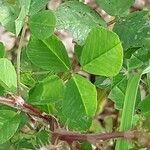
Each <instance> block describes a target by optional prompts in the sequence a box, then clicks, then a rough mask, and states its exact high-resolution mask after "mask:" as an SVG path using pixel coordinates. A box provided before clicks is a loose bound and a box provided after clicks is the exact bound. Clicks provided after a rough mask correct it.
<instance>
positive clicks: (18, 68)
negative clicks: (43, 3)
mask: <svg viewBox="0 0 150 150" xmlns="http://www.w3.org/2000/svg"><path fill="white" fill-rule="evenodd" d="M26 29H27V17H26V18H25V22H24V26H23V29H22V32H21V37H20V41H19V46H18V49H17V66H16V72H17V95H20V92H21V85H20V64H21V63H20V62H21V59H20V58H21V50H22V47H23V43H24V37H25V33H26Z"/></svg>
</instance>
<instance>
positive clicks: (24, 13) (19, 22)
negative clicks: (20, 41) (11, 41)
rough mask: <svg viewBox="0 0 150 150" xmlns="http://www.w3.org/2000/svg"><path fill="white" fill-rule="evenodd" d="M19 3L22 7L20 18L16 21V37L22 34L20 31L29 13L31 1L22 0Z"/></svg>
mask: <svg viewBox="0 0 150 150" xmlns="http://www.w3.org/2000/svg"><path fill="white" fill-rule="evenodd" d="M19 3H20V6H21V10H20V13H19V16H18V18H17V19H16V20H15V29H16V36H18V35H19V33H20V31H21V29H22V27H23V24H24V21H25V17H26V16H27V15H28V13H29V8H30V3H31V0H25V1H24V0H20V1H19Z"/></svg>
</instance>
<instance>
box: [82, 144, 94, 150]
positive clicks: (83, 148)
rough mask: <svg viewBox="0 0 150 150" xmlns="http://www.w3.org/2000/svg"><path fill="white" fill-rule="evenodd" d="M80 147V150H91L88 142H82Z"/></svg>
mask: <svg viewBox="0 0 150 150" xmlns="http://www.w3.org/2000/svg"><path fill="white" fill-rule="evenodd" d="M80 146H81V148H82V150H92V145H91V144H90V143H88V142H82V143H81V144H80Z"/></svg>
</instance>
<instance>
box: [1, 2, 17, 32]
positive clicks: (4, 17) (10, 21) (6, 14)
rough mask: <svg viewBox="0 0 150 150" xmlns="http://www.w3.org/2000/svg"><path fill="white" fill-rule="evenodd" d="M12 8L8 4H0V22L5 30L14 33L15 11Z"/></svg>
mask: <svg viewBox="0 0 150 150" xmlns="http://www.w3.org/2000/svg"><path fill="white" fill-rule="evenodd" d="M12 10H13V8H12V7H11V6H10V5H8V4H5V3H3V4H0V23H1V24H2V25H3V26H4V27H5V28H6V30H8V31H10V32H13V33H15V19H16V13H13V11H12ZM16 12H17V10H16Z"/></svg>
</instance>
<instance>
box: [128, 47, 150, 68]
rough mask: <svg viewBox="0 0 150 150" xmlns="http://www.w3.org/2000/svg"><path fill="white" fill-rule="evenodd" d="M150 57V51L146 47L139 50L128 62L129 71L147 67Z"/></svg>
mask: <svg viewBox="0 0 150 150" xmlns="http://www.w3.org/2000/svg"><path fill="white" fill-rule="evenodd" d="M149 58H150V56H149V49H148V48H146V47H142V48H139V49H137V50H136V51H135V52H134V53H133V54H132V55H131V57H130V59H128V60H127V66H128V69H129V70H132V69H137V68H140V67H142V66H144V65H145V66H146V62H148V60H149Z"/></svg>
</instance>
